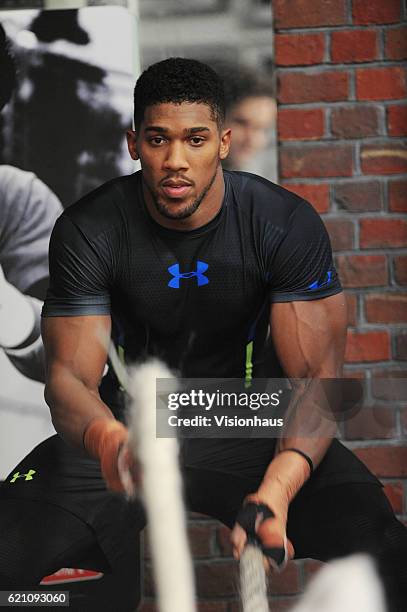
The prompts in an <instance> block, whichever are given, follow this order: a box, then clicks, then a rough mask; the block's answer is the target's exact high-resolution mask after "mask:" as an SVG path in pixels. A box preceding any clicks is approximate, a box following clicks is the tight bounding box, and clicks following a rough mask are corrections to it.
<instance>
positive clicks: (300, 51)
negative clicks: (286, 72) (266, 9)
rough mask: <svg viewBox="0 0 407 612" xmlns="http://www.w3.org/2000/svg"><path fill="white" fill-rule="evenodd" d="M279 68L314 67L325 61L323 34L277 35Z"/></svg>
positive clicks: (276, 60) (276, 54)
mask: <svg viewBox="0 0 407 612" xmlns="http://www.w3.org/2000/svg"><path fill="white" fill-rule="evenodd" d="M274 52H275V62H276V65H277V66H310V65H311V66H312V65H315V64H320V63H322V62H323V59H324V52H325V38H324V35H323V34H276V36H275V38H274Z"/></svg>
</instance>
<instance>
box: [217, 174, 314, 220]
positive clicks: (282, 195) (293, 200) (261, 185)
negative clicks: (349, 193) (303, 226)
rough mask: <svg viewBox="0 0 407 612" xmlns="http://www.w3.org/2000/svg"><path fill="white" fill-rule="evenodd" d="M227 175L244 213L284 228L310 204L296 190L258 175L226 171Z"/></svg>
mask: <svg viewBox="0 0 407 612" xmlns="http://www.w3.org/2000/svg"><path fill="white" fill-rule="evenodd" d="M227 177H228V180H229V181H230V184H231V187H232V191H233V194H234V200H235V203H236V205H237V206H238V207H239V208H240V209H241V210H242V212H243V214H245V213H246V214H250V215H253V216H255V217H259V218H261V219H263V220H264V221H267V220H269V221H270V222H272V223H273V225H276V226H280V227H281V228H284V227H286V226H287V224H288V223H289V221H290V219H291V218H292V217H293V213H295V212H296V211H297V210H298V209H301V208H303V207H305V208H308V207H311V205H310V204H309V203H308V202H306V201H305V200H303V199H302V198H300V197H299V196H298V195H296V194H295V193H293V192H291V191H289V190H288V189H285V188H284V187H281V186H280V185H276V184H275V183H272V182H271V181H269V180H268V179H265V178H264V177H262V176H258V175H257V174H252V173H250V172H242V171H233V172H231V171H227ZM311 208H312V207H311Z"/></svg>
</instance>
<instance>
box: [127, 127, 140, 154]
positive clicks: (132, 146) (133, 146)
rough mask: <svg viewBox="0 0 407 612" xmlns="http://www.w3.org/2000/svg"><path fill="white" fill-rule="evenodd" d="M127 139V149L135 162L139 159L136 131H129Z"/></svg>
mask: <svg viewBox="0 0 407 612" xmlns="http://www.w3.org/2000/svg"><path fill="white" fill-rule="evenodd" d="M126 138H127V148H128V150H129V153H130V157H131V158H132V159H134V160H136V159H139V154H138V153H137V135H136V132H135V131H134V130H127V132H126Z"/></svg>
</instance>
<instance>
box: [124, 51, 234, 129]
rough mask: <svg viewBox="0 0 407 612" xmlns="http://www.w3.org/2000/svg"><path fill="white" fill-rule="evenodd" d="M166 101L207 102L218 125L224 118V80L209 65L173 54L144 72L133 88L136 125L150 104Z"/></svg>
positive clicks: (220, 124)
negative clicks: (173, 55)
mask: <svg viewBox="0 0 407 612" xmlns="http://www.w3.org/2000/svg"><path fill="white" fill-rule="evenodd" d="M166 102H172V103H174V104H181V103H182V102H198V103H199V104H207V105H208V106H209V107H210V108H211V112H212V116H213V119H214V120H215V121H216V122H217V124H218V126H219V129H220V128H221V127H222V125H223V122H224V120H225V94H224V89H223V84H222V80H221V79H220V77H219V76H218V75H217V74H216V72H215V71H214V70H213V69H212V68H211V67H210V66H208V65H207V64H203V63H202V62H198V61H197V60H193V59H186V58H182V57H170V58H168V59H165V60H163V61H161V62H157V63H156V64H152V66H150V67H149V68H147V70H145V71H144V72H143V73H142V75H141V76H140V77H139V79H138V80H137V83H136V87H135V88H134V125H135V129H136V130H137V129H138V128H139V127H140V124H141V123H142V121H143V119H144V111H145V109H146V108H147V107H149V106H153V105H154V104H162V103H166Z"/></svg>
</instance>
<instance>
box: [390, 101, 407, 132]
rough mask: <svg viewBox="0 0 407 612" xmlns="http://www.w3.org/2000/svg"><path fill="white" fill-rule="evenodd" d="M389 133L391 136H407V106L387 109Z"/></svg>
mask: <svg viewBox="0 0 407 612" xmlns="http://www.w3.org/2000/svg"><path fill="white" fill-rule="evenodd" d="M387 131H388V133H389V135H390V136H405V135H407V105H403V106H398V105H397V106H389V107H388V108H387Z"/></svg>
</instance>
